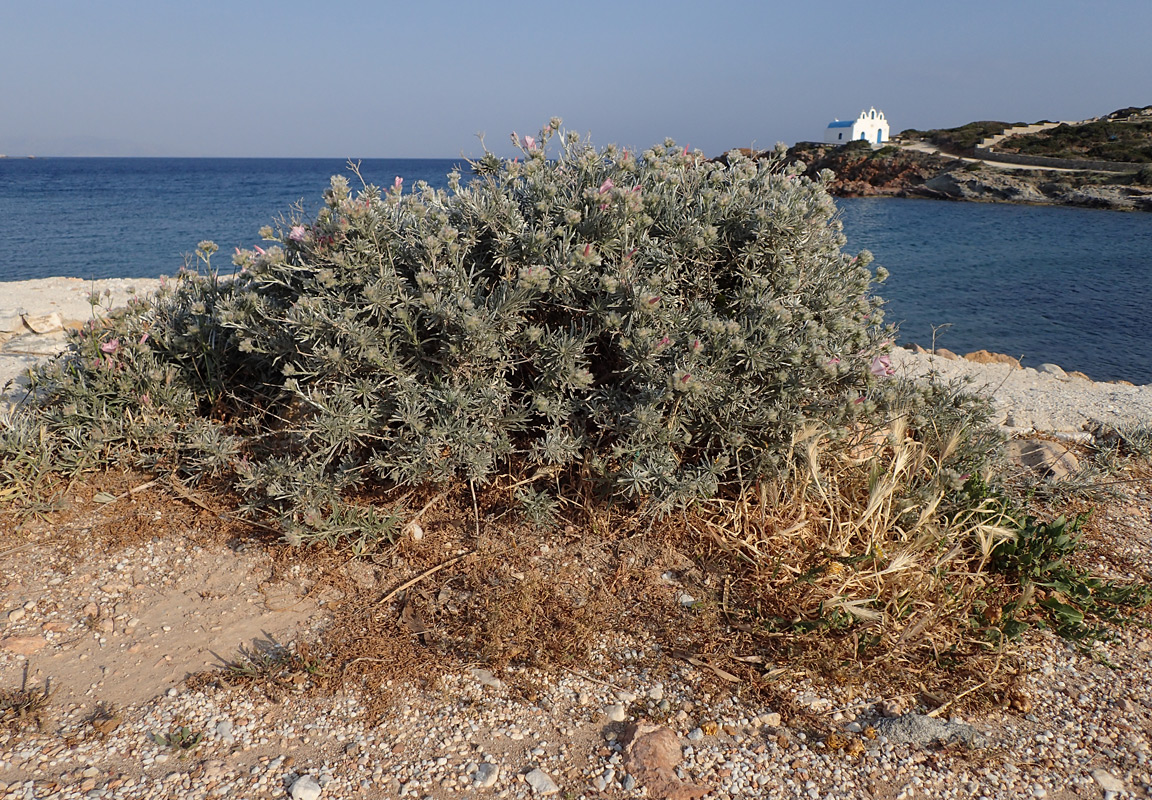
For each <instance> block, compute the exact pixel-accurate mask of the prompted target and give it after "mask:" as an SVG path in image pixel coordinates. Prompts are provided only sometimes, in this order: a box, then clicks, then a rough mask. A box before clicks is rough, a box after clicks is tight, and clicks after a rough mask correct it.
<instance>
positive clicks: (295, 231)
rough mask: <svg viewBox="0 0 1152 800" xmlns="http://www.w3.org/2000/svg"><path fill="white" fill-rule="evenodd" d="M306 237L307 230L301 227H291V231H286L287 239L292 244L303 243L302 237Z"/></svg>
mask: <svg viewBox="0 0 1152 800" xmlns="http://www.w3.org/2000/svg"><path fill="white" fill-rule="evenodd" d="M307 235H308V229H307V228H305V227H304V226H303V225H293V226H292V230H290V231H288V238H289V239H291V240H292V241H294V242H302V241H304V237H306V236H307Z"/></svg>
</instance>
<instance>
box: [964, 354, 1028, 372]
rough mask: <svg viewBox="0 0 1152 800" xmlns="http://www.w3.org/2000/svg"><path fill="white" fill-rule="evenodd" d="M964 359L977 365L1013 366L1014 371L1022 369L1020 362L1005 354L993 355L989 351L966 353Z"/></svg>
mask: <svg viewBox="0 0 1152 800" xmlns="http://www.w3.org/2000/svg"><path fill="white" fill-rule="evenodd" d="M964 358H966V359H968V360H969V361H971V362H973V363H976V364H1011V365H1012V367H1013V369H1020V361H1019V360H1018V359H1015V358H1013V357H1012V356H1007V355H1004V354H1003V353H991V352H989V351H987V350H974V351H972V352H971V353H965V354H964Z"/></svg>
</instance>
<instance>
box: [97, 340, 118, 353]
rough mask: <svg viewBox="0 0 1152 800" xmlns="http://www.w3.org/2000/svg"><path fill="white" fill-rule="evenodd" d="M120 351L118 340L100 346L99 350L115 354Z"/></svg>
mask: <svg viewBox="0 0 1152 800" xmlns="http://www.w3.org/2000/svg"><path fill="white" fill-rule="evenodd" d="M119 349H120V340H119V339H112V340H111V341H107V342H104V344H102V345H100V350H101V351H102V352H105V353H115V352H116V351H117V350H119Z"/></svg>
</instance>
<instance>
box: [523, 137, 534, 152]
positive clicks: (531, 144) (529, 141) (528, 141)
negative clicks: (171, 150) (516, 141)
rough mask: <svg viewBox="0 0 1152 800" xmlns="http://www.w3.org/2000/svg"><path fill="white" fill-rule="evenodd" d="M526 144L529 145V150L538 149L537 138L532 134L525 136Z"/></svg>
mask: <svg viewBox="0 0 1152 800" xmlns="http://www.w3.org/2000/svg"><path fill="white" fill-rule="evenodd" d="M524 146H525V147H527V148H528V149H529V150H535V149H536V140H535V139H533V138H532V137H531V136H525V137H524Z"/></svg>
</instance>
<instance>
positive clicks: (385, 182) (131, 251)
mask: <svg viewBox="0 0 1152 800" xmlns="http://www.w3.org/2000/svg"><path fill="white" fill-rule="evenodd" d="M455 165H463V161H462V159H368V160H365V161H363V162H361V165H360V171H361V174H362V175H363V177H364V179H365V180H366V181H367V182H369V183H375V184H377V185H379V186H389V185H391V184H392V182H393V180H394V179H395V177H397V176H400V177H403V178H404V181H405V184H404V185H405V187H406V188H408V187H411V186H412V185H413V184H415V183H416V182H417V181H419V180H424V181H427V182H428V183H429V184H431V185H432V186H435V187H438V188H443V187H445V186H446V184H447V180H446V175H447V173H448V172H449V171H450V170H451V169H452V168H453V166H455ZM464 167H465V168H464V169H462V170H461V171H462V173H463V174H465V175H467V168H466V165H464ZM334 174H344V175H348V174H349V172H348V169H347V164H346V162H344V161H341V160H339V159H172V158H98V159H97V158H40V159H15V158H9V159H0V281H4V280H26V279H29V278H43V277H50V276H56V275H66V276H74V277H80V278H87V279H95V278H111V277H156V276H159V275H162V274H168V275H171V274H175V273H176V272H177V271H178V270H179V269H180V267H181V266H182V265H183V264H184V257H185V254H187V253H191V252H192V251H193V250H194V249H195V247H196V243H197V242H199V241H201V240H202V239H212V240H213V241H215V242H216V243H217V244H218V245H219V246H220V249H221V252H220V253H219V254H218V256H217V259H218V260H219V261H220V263H219V264H218V266H220V267H222V268H225V269H227V268H229V265H230V255H229V254H230V253H231V252H232V250H233V248H235V247H251V246H252V245H255V244H260V239H259V236H258V234H257V230H258V229H259V228H260V227H261V226H262V225H265V224H268V223H270V222H272V221H273V220H274V219H275V218H276V217H277V216H279V215H287V214H290V213H291V211H292V207H293V205H294V204H297V203H299V204H300V206H301V208H302V210H303V214H304V216H306V217H308V216H312V215H314V214H315V213H316V211H317V210H319V208H320V207H321V204H322V203H321V193H322V192H323V190H324V188H325V187H326V186H327V185H328V179H329V177H330V176H332V175H334ZM352 180H353V181H354V180H355V179H352ZM837 204H838V206H839V207H840V214H841V218H842V220H843V222H844V230H845V234H846V235H847V237H848V246H847V248H846V249H847V250H849V251H852V252H855V251H857V250H860V249H863V248H867V249H869V250H871V251H872V252H873V254H874V255H875V256H876V263H877V264H878V265H883V266H884V267H886V268H887V269H888V270H889V272H890V273H891V277H890V278H889V279H888V281H887V283H886V284H884V285H883V286H881V287H880V289H879V293H880V294H881V296H883V297H884V298H885V299H886V300H887V301H888V306H887V319H888V321H890V322H897V323H900V327H901V334H900V341H901V342H905V343H906V342H912V341H914V342H918V343H921V344H923V345H926V346H927V345H929V344H930V343H931V341H932V332H933V326H946V327H943V328H940V329H939V330H938V332H937V336H936V341H937V344H938V345H939V346H943V347H948V348H950V349H952V350H955V351H958V352H967V351H969V350H977V349H980V348H986V349H988V350H993V351H997V352H1003V353H1008V354H1010V355H1013V356H1018V357H1022V358H1023V361H1024V363H1025V364H1028V365H1033V366H1035V365H1038V364H1041V363H1044V362H1053V363H1057V364H1060V365H1061V366H1063V367H1064V368H1065V369H1077V370H1081V371H1083V372H1085V373H1087V374H1089V375H1091V376H1092V377H1094V378H1096V379H1098V380H1110V379H1119V378H1123V379H1126V380H1130V381H1133V382H1135V383H1152V346H1149V336H1148V328H1147V323H1148V321H1149V316H1150V312H1152V214H1139V213H1121V212H1112V211H1097V210H1087V209H1075V208H1052V207H1042V206H1016V205H1003V204H974V203H949V202H940V201H930V200H897V199H888V198H883V199H881V198H875V199H874V198H865V199H852V200H839V201H837ZM221 257H223V258H221ZM0 291H3V288H2V287H0Z"/></svg>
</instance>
